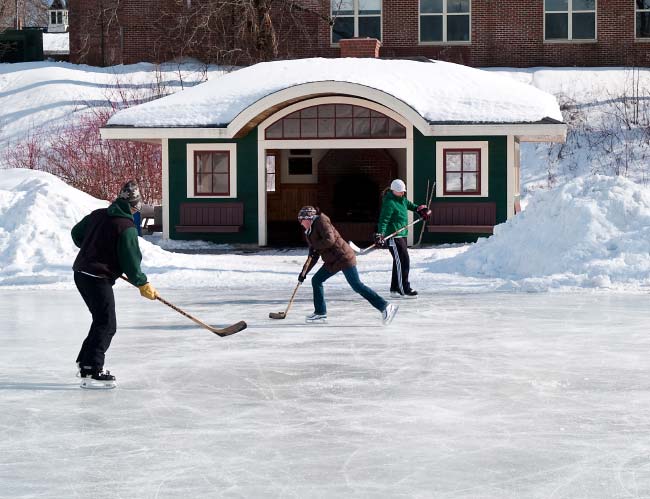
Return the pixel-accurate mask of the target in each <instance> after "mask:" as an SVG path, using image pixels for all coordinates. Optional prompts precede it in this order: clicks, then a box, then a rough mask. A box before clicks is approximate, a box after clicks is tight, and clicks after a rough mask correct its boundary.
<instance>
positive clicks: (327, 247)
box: [306, 213, 357, 274]
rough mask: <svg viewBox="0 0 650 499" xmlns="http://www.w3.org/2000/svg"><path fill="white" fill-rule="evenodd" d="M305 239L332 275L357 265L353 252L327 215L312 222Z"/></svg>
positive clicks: (321, 215) (322, 215)
mask: <svg viewBox="0 0 650 499" xmlns="http://www.w3.org/2000/svg"><path fill="white" fill-rule="evenodd" d="M306 237H307V242H308V243H309V247H310V249H312V250H314V251H316V252H317V253H318V254H319V255H320V256H321V257H322V259H323V263H324V265H325V268H326V269H327V270H328V271H330V272H332V273H333V274H335V273H336V272H338V271H339V270H343V269H347V268H349V267H354V266H355V265H356V264H357V257H356V256H355V254H354V251H353V250H352V248H350V245H349V244H348V243H346V242H345V241H344V240H343V238H342V237H341V235H340V234H339V233H338V231H337V230H336V229H335V228H334V226H333V225H332V222H331V221H330V219H329V217H328V216H327V215H325V214H323V213H321V214H320V216H319V217H318V218H316V219H315V220H314V222H313V223H312V226H311V232H310V233H309V234H307V235H306ZM313 263H314V264H315V263H316V262H315V261H313Z"/></svg>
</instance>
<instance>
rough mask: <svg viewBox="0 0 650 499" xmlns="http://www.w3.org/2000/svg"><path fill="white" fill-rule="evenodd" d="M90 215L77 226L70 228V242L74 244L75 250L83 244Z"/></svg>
mask: <svg viewBox="0 0 650 499" xmlns="http://www.w3.org/2000/svg"><path fill="white" fill-rule="evenodd" d="M89 216H90V215H86V216H85V217H83V218H82V219H81V222H79V223H78V224H77V225H75V226H74V227H72V231H70V233H71V234H72V242H74V244H75V246H76V247H77V248H81V245H82V244H83V242H84V237H85V235H86V227H87V226H88V217H89Z"/></svg>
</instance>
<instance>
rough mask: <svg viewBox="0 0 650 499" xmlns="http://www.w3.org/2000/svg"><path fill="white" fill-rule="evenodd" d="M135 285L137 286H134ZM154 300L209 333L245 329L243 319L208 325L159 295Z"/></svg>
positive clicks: (230, 332)
mask: <svg viewBox="0 0 650 499" xmlns="http://www.w3.org/2000/svg"><path fill="white" fill-rule="evenodd" d="M120 277H121V278H122V279H124V280H125V281H126V282H128V283H129V284H131V281H129V280H128V279H127V278H126V277H124V276H123V275H121V276H120ZM133 285H134V286H135V284H133ZM136 287H137V286H136ZM156 300H158V301H160V302H162V303H164V304H165V305H167V306H168V307H169V308H173V309H174V310H176V312H178V313H179V314H181V315H184V316H185V317H187V318H188V319H189V320H191V321H193V322H195V323H196V324H198V325H199V326H201V327H202V328H204V329H207V330H208V331H210V332H211V333H214V334H216V335H217V336H221V337H223V336H230V335H231V334H235V333H238V332H239V331H243V330H244V329H246V328H247V327H248V325H247V324H246V322H244V321H239V322H235V323H234V324H231V325H230V326H226V327H224V328H218V327H213V326H210V325H208V324H206V323H205V322H203V321H200V320H199V319H197V318H196V317H194V316H193V315H190V314H188V313H187V312H185V311H184V310H181V309H180V308H178V307H177V306H176V305H174V304H173V303H169V302H168V301H167V300H165V299H164V298H163V297H161V296H156Z"/></svg>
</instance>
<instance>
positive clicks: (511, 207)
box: [506, 135, 516, 220]
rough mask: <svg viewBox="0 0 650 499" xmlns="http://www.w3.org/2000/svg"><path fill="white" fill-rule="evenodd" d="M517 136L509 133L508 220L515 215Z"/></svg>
mask: <svg viewBox="0 0 650 499" xmlns="http://www.w3.org/2000/svg"><path fill="white" fill-rule="evenodd" d="M515 152H516V151H515V138H514V137H513V136H512V135H508V140H507V146H506V175H507V181H506V192H507V196H508V199H507V203H506V210H507V211H506V220H510V219H511V218H512V217H514V216H515Z"/></svg>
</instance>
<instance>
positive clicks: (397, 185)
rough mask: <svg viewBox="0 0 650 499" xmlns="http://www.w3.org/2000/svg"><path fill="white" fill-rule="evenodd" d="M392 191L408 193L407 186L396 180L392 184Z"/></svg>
mask: <svg viewBox="0 0 650 499" xmlns="http://www.w3.org/2000/svg"><path fill="white" fill-rule="evenodd" d="M390 190H391V191H395V192H406V184H405V183H404V181H403V180H400V179H398V178H396V179H395V180H393V181H392V182H391V183H390Z"/></svg>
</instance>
